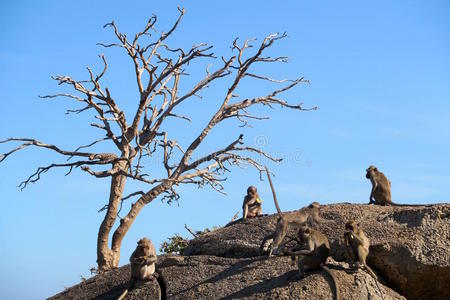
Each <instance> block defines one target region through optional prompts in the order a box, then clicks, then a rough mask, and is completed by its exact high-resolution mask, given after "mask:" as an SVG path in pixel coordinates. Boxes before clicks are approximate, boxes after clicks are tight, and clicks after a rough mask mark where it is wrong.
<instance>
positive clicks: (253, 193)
mask: <svg viewBox="0 0 450 300" xmlns="http://www.w3.org/2000/svg"><path fill="white" fill-rule="evenodd" d="M247 195H249V196H250V197H252V198H253V197H255V196H256V195H258V190H257V189H256V187H255V186H253V185H251V186H249V187H248V188H247Z"/></svg>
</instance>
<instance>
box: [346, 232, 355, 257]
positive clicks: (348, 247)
mask: <svg viewBox="0 0 450 300" xmlns="http://www.w3.org/2000/svg"><path fill="white" fill-rule="evenodd" d="M348 233H349V232H346V233H345V234H344V240H345V250H346V252H347V255H348V257H349V258H350V260H351V261H355V260H356V257H355V252H353V248H352V246H351V243H350V240H349V239H350V235H349V234H348Z"/></svg>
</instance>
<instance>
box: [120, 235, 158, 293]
mask: <svg viewBox="0 0 450 300" xmlns="http://www.w3.org/2000/svg"><path fill="white" fill-rule="evenodd" d="M156 260H157V256H156V250H155V246H154V245H153V243H152V241H150V240H149V239H147V238H145V237H144V238H142V239H140V240H139V241H138V245H137V247H136V249H135V250H134V251H133V253H132V254H131V256H130V266H131V279H130V283H129V285H128V288H127V289H126V290H125V291H124V292H123V293H122V294H121V295H120V297H119V298H118V300H121V299H123V298H124V297H125V296H126V295H127V294H128V291H129V290H130V289H132V288H133V287H134V285H135V283H136V281H138V280H153V279H154V275H153V274H154V273H155V263H156Z"/></svg>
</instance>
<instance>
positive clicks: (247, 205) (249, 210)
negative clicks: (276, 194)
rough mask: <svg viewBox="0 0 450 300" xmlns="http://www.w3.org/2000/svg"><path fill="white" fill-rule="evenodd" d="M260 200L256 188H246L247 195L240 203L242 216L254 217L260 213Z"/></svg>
mask: <svg viewBox="0 0 450 300" xmlns="http://www.w3.org/2000/svg"><path fill="white" fill-rule="evenodd" d="M261 204H262V200H261V199H260V198H259V195H258V190H257V189H256V187H254V186H249V187H248V188H247V195H245V197H244V202H243V203H242V218H243V219H247V218H255V217H259V216H261V215H262V206H261Z"/></svg>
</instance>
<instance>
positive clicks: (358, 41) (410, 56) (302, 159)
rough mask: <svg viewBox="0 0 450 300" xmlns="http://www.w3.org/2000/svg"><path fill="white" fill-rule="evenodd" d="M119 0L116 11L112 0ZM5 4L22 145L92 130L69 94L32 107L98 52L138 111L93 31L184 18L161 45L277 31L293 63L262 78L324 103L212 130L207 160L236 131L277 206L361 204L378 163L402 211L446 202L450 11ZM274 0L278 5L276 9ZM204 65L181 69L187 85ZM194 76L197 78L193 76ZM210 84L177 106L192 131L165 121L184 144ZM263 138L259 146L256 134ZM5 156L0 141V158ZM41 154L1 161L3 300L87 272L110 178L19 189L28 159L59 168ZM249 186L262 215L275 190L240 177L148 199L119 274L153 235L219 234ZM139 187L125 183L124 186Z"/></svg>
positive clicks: (10, 132) (385, 4) (9, 73)
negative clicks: (265, 171) (267, 172)
mask: <svg viewBox="0 0 450 300" xmlns="http://www.w3.org/2000/svg"><path fill="white" fill-rule="evenodd" d="M121 2H122V3H121ZM133 3H134V5H133V6H131V5H130V4H124V2H123V1H120V2H119V1H107V2H106V1H104V2H100V1H96V2H95V3H94V1H76V2H73V1H72V2H68V1H39V2H37V1H33V2H32V1H29V2H26V1H14V2H9V3H6V1H2V2H1V3H0V27H1V28H2V34H1V36H2V38H1V39H0V46H1V47H0V89H1V91H2V97H1V98H2V100H1V101H0V108H1V113H2V116H1V118H0V139H3V138H6V137H9V136H20V137H22V136H29V137H35V138H37V139H40V140H43V141H46V142H49V143H55V144H58V145H61V147H63V148H68V149H73V148H75V147H77V146H78V145H81V144H85V143H86V142H89V141H90V140H92V138H94V137H96V136H97V137H99V136H100V134H101V133H99V132H98V131H97V130H95V129H92V128H90V127H89V123H90V122H91V121H92V118H91V116H89V115H81V116H66V115H65V114H64V112H65V109H67V108H73V107H74V106H73V105H72V103H71V102H70V101H67V100H63V99H61V100H58V101H43V100H40V99H38V95H43V94H47V93H52V92H58V91H61V89H59V87H58V86H57V85H56V84H55V83H54V82H52V80H50V76H51V75H56V74H67V75H72V76H74V77H77V78H82V77H83V78H84V77H85V75H86V71H85V67H86V66H93V67H94V68H97V69H98V68H100V67H101V65H100V61H99V60H98V57H97V55H98V54H100V53H105V55H106V56H107V58H108V60H109V63H110V70H109V71H110V72H109V73H108V74H107V77H106V83H107V85H108V86H109V87H110V89H111V90H112V91H113V93H114V95H116V96H115V98H116V99H119V100H118V101H119V103H120V104H121V105H122V107H124V109H125V110H126V111H128V110H129V111H132V110H133V109H134V107H135V105H136V100H137V96H136V95H137V90H136V86H135V82H134V77H133V69H132V66H131V65H130V61H128V59H127V57H125V56H124V55H123V53H121V52H120V51H118V50H112V49H106V50H105V49H102V48H100V47H98V46H96V43H97V42H99V41H111V40H112V34H111V32H110V31H108V30H105V29H103V28H102V26H103V25H104V24H105V23H107V22H109V21H111V20H112V19H114V20H116V22H117V24H118V26H119V27H120V28H121V29H122V30H123V31H125V32H128V33H130V34H132V33H135V32H136V31H137V30H140V29H141V28H142V27H143V26H144V25H145V23H146V20H147V19H148V17H149V16H150V15H151V14H152V13H156V14H157V15H158V17H159V20H160V23H159V25H158V28H159V29H161V30H163V29H166V28H167V27H168V26H169V25H170V24H171V22H173V21H174V20H175V18H176V17H177V10H176V7H177V5H180V6H183V7H185V8H186V10H187V13H186V16H185V18H184V19H183V21H182V23H181V26H180V28H179V30H178V32H177V33H176V34H175V35H174V36H173V38H172V39H171V44H172V45H182V46H190V45H191V44H195V43H199V42H208V43H210V44H212V45H214V46H215V52H216V53H217V54H220V55H230V54H231V53H230V49H229V45H230V44H231V42H232V40H233V39H234V38H235V37H240V38H242V39H245V38H252V37H257V38H259V39H261V38H263V37H264V36H265V35H267V34H269V33H273V32H283V31H287V33H288V34H289V38H288V39H285V40H283V41H281V42H280V43H278V44H276V45H275V46H274V47H273V49H271V50H270V51H271V53H273V54H279V55H287V56H289V57H290V58H291V61H290V63H289V64H282V65H276V66H275V65H272V66H270V68H268V67H266V68H261V69H259V71H261V72H263V73H265V74H267V75H271V76H273V77H278V78H284V77H290V78H293V77H297V76H300V75H302V76H305V77H306V78H308V79H310V80H311V85H304V86H299V87H298V88H296V89H294V90H293V91H291V92H289V93H288V94H287V95H286V98H287V99H288V100H290V101H291V102H300V101H302V102H304V103H305V105H306V106H316V105H317V106H319V107H320V110H318V111H314V112H294V111H289V110H286V109H277V110H274V111H261V113H270V115H271V119H270V120H268V121H264V122H256V123H255V122H254V123H253V126H254V127H253V128H250V129H244V130H241V129H240V128H238V127H237V126H235V125H236V124H226V126H221V127H219V128H217V129H216V130H215V131H213V132H212V136H211V137H210V138H209V139H208V140H207V144H206V145H205V146H204V148H202V149H203V150H202V151H208V150H210V149H215V148H216V147H219V146H220V145H223V144H224V143H226V142H227V141H229V140H231V139H233V138H234V137H235V136H237V135H238V134H239V133H241V132H243V133H244V134H245V139H246V141H247V143H248V144H250V145H254V144H255V142H256V141H261V139H262V140H263V143H264V150H266V151H268V152H269V153H272V154H279V155H281V156H282V157H284V158H285V160H284V161H283V162H282V163H280V164H278V165H273V164H272V165H271V168H272V169H273V171H274V172H275V174H276V178H275V179H274V183H275V186H276V190H277V193H278V197H279V199H280V206H281V207H282V209H284V210H289V209H297V208H299V207H301V206H304V205H306V204H308V203H310V202H312V201H319V202H321V203H335V202H355V203H365V202H367V201H368V196H369V191H370V184H369V182H368V181H367V180H366V179H365V178H364V171H365V168H366V167H367V166H368V165H370V164H375V165H377V166H378V167H379V168H380V169H381V170H382V171H383V172H384V173H385V174H387V175H388V177H389V178H390V180H391V181H392V194H393V200H394V201H396V202H398V203H435V202H448V201H449V197H448V186H449V183H450V175H449V172H448V170H449V167H450V156H449V155H448V154H449V153H450V103H449V100H450V84H449V82H450V56H449V53H450V34H449V33H450V32H449V28H450V2H448V1H444V0H443V1H406V0H405V1H387V0H386V1H372V2H371V3H369V2H368V1H365V2H364V4H363V3H362V2H361V1H285V2H284V4H283V5H281V4H279V3H280V2H261V1H223V2H221V3H218V2H217V3H215V1H195V2H194V1H191V2H188V1H158V2H156V1H134V2H133ZM275 3H276V4H275ZM203 63H206V61H204V62H201V63H200V64H198V65H194V66H192V68H193V69H192V75H193V76H192V79H188V80H187V83H186V84H189V83H191V81H192V82H193V80H194V79H195V78H198V76H200V74H199V73H198V72H197V71H200V70H201V71H202V72H203V69H201V67H202V68H203V66H204V64H203ZM196 76H197V77H196ZM267 88H268V86H266V85H261V84H253V83H252V82H248V83H246V85H245V86H243V87H242V89H240V93H241V94H242V95H258V94H261V93H263V92H264V91H265V90H266V89H267ZM223 93H224V90H223V86H221V85H220V84H219V85H218V86H216V87H214V88H212V89H211V90H209V91H207V92H205V94H204V99H203V100H201V101H197V102H193V104H192V106H191V105H187V106H186V107H185V108H183V109H184V110H185V111H186V112H188V113H189V114H190V116H191V118H193V119H194V122H193V124H192V125H191V126H189V125H187V124H185V123H177V121H174V123H172V124H169V125H168V129H171V130H172V132H173V134H174V136H175V137H176V138H177V139H178V140H179V141H181V142H188V141H189V140H190V139H192V137H193V136H194V135H195V133H196V130H198V128H200V126H202V125H204V122H206V120H207V117H208V116H210V115H211V114H212V113H213V111H214V107H215V105H217V104H218V102H217V101H218V100H217V99H218V98H220V97H221V96H222V95H223ZM261 136H262V138H261ZM6 149H7V148H6V147H4V146H2V145H0V152H4V151H5V150H6ZM61 160H62V159H61V158H60V157H58V156H57V155H55V154H53V153H50V152H48V151H41V150H33V149H27V150H25V151H23V152H21V153H17V154H16V155H14V156H12V157H10V158H9V159H7V160H6V161H4V162H3V163H1V164H0V190H1V191H2V194H1V198H0V201H1V204H2V218H0V237H1V240H2V241H1V243H0V265H1V266H2V268H1V271H0V282H1V283H2V284H1V285H0V294H2V295H3V298H5V299H12V298H14V299H40V298H44V297H46V296H50V295H52V294H54V293H56V292H58V291H61V290H63V289H64V287H68V286H71V285H73V284H75V283H77V282H79V281H80V275H83V276H89V271H88V270H89V268H90V267H92V266H95V260H96V256H95V253H96V252H95V246H96V234H97V230H98V226H99V224H100V222H101V220H102V217H103V215H102V214H99V213H97V210H98V209H99V208H100V207H102V206H103V205H104V204H105V201H106V199H107V194H108V181H107V180H96V179H94V178H92V177H90V176H88V175H87V174H85V173H83V172H80V171H77V172H74V173H73V174H72V175H71V176H68V177H64V176H63V174H64V172H63V171H60V170H56V171H53V172H50V173H48V174H45V176H43V178H42V180H41V181H40V182H39V183H38V184H35V185H32V186H30V187H28V188H27V189H25V190H24V191H20V189H18V188H17V185H18V183H19V182H20V181H22V180H23V179H25V178H26V177H27V176H28V175H29V174H31V173H32V172H34V170H35V169H36V168H37V166H39V165H45V164H47V163H49V162H51V161H61ZM250 184H254V185H257V186H258V187H259V191H260V194H261V196H262V198H263V199H264V200H265V202H264V211H265V212H266V213H273V212H275V208H274V206H273V203H272V200H271V196H270V189H269V187H268V185H267V183H266V181H264V182H260V181H259V179H258V174H257V173H256V172H255V171H254V170H250V169H244V170H239V169H234V170H233V173H232V174H231V175H229V179H228V182H227V183H226V185H225V187H226V191H227V195H226V196H222V195H220V194H217V193H216V192H213V191H211V190H209V189H203V190H197V189H196V187H186V188H183V189H181V190H180V192H181V195H182V198H181V200H180V203H179V206H178V205H176V204H175V205H172V206H168V205H167V204H165V203H161V201H159V200H156V201H154V202H152V203H151V204H149V205H148V206H147V207H146V208H145V209H144V210H143V211H142V213H141V215H140V216H139V217H138V219H137V220H136V222H135V224H134V225H133V227H132V228H131V230H130V231H129V233H128V235H127V236H126V238H125V239H124V242H123V247H122V258H121V265H122V264H125V263H126V261H127V260H128V257H129V255H130V253H131V252H132V250H133V248H134V246H135V241H136V240H137V239H139V238H140V237H142V236H148V237H150V238H151V239H152V240H153V241H154V242H155V244H157V245H159V244H160V243H161V242H162V241H163V240H164V239H166V238H167V237H169V236H171V235H173V234H174V233H180V234H182V235H186V236H187V232H186V231H185V230H184V228H183V226H184V224H188V225H189V226H190V227H191V228H194V229H203V228H205V227H212V226H214V225H224V224H225V223H227V222H228V221H229V220H230V219H231V217H232V216H233V215H234V214H235V212H236V211H238V210H240V207H241V201H242V197H243V195H244V192H245V189H246V187H247V185H250ZM133 187H136V185H134V184H130V185H128V189H129V190H131V189H132V188H133Z"/></svg>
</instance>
